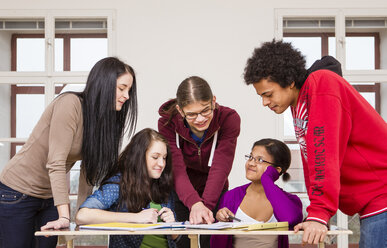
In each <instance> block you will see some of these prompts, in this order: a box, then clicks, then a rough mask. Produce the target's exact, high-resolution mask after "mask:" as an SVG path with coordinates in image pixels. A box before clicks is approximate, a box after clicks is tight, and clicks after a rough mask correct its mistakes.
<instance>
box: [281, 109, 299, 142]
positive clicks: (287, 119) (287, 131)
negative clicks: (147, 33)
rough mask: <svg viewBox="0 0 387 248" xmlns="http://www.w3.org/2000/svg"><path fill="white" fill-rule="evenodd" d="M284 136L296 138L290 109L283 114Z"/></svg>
mask: <svg viewBox="0 0 387 248" xmlns="http://www.w3.org/2000/svg"><path fill="white" fill-rule="evenodd" d="M284 135H285V136H291V137H296V135H295V133H294V126H293V117H292V111H291V110H290V108H288V109H287V110H286V111H285V112H284Z"/></svg>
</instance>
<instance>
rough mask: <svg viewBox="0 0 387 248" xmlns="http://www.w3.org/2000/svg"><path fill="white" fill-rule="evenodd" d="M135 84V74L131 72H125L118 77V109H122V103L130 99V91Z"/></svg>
mask: <svg viewBox="0 0 387 248" xmlns="http://www.w3.org/2000/svg"><path fill="white" fill-rule="evenodd" d="M132 85H133V76H132V75H130V73H128V72H127V73H124V74H122V75H121V76H119V77H118V78H117V88H116V111H120V110H121V108H122V105H124V103H125V102H126V101H127V100H128V99H129V91H130V89H131V88H132Z"/></svg>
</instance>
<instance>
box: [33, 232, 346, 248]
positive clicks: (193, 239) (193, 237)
mask: <svg viewBox="0 0 387 248" xmlns="http://www.w3.org/2000/svg"><path fill="white" fill-rule="evenodd" d="M303 233H304V232H303V231H299V232H297V233H295V232H294V231H278V230H260V231H241V230H200V229H184V230H181V229H179V230H176V229H162V230H142V231H112V230H82V231H78V230H49V231H39V232H35V235H36V236H45V235H58V236H94V235H149V234H151V235H173V234H176V235H188V236H189V237H190V239H191V248H193V247H195V248H196V247H198V246H197V237H198V235H217V234H222V235H236V234H237V235H302V234H303ZM339 234H352V231H350V230H335V231H328V233H327V235H339ZM195 245H196V246H195ZM67 247H70V246H67ZM321 247H324V243H320V244H319V248H321Z"/></svg>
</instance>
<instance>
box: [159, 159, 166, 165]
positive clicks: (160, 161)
mask: <svg viewBox="0 0 387 248" xmlns="http://www.w3.org/2000/svg"><path fill="white" fill-rule="evenodd" d="M157 165H159V166H164V165H165V160H164V158H159V159H157Z"/></svg>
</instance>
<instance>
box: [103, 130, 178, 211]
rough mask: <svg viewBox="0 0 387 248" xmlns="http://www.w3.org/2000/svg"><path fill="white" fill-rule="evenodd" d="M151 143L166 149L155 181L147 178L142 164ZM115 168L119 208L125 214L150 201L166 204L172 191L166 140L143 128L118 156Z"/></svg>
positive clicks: (169, 155) (145, 169)
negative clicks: (162, 167)
mask: <svg viewBox="0 0 387 248" xmlns="http://www.w3.org/2000/svg"><path fill="white" fill-rule="evenodd" d="M152 141H161V142H163V143H164V144H165V145H166V147H167V157H166V165H165V168H164V171H163V173H162V174H161V176H160V178H158V179H152V178H150V177H149V175H148V170H147V164H146V152H147V150H148V149H149V147H150V145H151V144H152ZM116 168H117V173H120V174H121V180H120V182H119V185H120V199H119V204H118V207H119V208H122V207H126V208H127V209H128V211H129V212H135V213H136V212H140V211H141V210H142V208H145V207H146V206H147V205H148V204H149V202H151V201H153V202H155V203H164V202H167V201H168V196H169V195H170V193H171V191H172V189H173V176H172V158H171V153H170V150H169V146H168V142H167V140H166V139H165V138H164V136H162V135H161V134H160V133H158V132H157V131H155V130H153V129H151V128H145V129H143V130H141V131H140V132H138V133H137V134H135V135H134V136H133V138H132V140H131V141H130V143H129V144H128V145H127V146H126V148H125V150H124V151H123V152H122V153H121V155H120V157H119V159H118V164H117V167H116ZM111 176H112V175H111ZM106 181H108V178H107V180H105V182H106Z"/></svg>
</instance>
